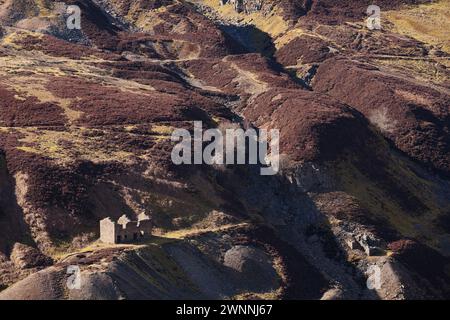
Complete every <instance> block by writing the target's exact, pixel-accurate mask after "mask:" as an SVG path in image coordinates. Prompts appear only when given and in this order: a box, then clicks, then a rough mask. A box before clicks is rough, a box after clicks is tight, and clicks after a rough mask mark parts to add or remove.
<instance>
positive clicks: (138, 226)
mask: <svg viewBox="0 0 450 320" xmlns="http://www.w3.org/2000/svg"><path fill="white" fill-rule="evenodd" d="M151 234H152V222H151V220H150V218H149V217H148V216H147V215H146V214H144V213H142V214H140V215H139V216H138V220H137V221H131V220H130V219H128V217H127V216H126V215H123V216H121V217H120V218H119V219H118V220H117V222H116V221H113V220H112V219H111V218H109V217H108V218H105V219H103V220H100V241H102V242H103V243H133V242H139V241H142V240H145V239H148V238H149V237H150V236H151Z"/></svg>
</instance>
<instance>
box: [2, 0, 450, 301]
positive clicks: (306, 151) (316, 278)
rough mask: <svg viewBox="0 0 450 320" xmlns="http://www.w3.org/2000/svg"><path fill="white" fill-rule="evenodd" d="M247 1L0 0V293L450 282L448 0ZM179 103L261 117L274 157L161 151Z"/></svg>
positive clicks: (361, 291)
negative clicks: (180, 160)
mask: <svg viewBox="0 0 450 320" xmlns="http://www.w3.org/2000/svg"><path fill="white" fill-rule="evenodd" d="M252 1H253V0H250V1H248V3H247V4H248V8H246V9H245V10H244V11H242V12H237V11H236V10H235V8H234V7H233V6H232V5H230V4H225V5H222V6H221V5H219V1H215V0H214V1H212V0H211V1H210V0H192V1H182V0H163V1H154V0H150V1H142V0H125V1H116V0H98V1H93V0H67V1H46V0H43V1H37V0H3V1H0V23H1V28H0V230H1V233H0V289H4V290H3V291H2V292H0V298H16V299H21V298H28V299H35V298H47V299H124V298H125V299H127V298H128V299H168V298H173V299H188V298H211V299H223V298H229V299H251V298H257V299H320V298H324V299H423V298H434V299H442V298H448V297H449V295H450V274H449V270H450V269H449V267H450V260H449V255H450V216H449V215H450V180H449V179H450V132H449V130H450V116H449V115H450V110H449V105H450V104H449V100H450V99H449V95H450V82H449V79H450V78H449V71H448V67H449V57H450V52H449V44H450V43H449V41H450V37H449V35H448V31H446V30H450V26H449V23H448V19H447V18H446V17H448V14H449V11H450V1H448V0H441V1H425V0H424V1H412V0H411V1H396V2H395V4H393V1H375V4H377V5H379V6H380V7H381V9H382V29H381V30H369V29H368V28H367V27H366V23H365V21H364V19H365V17H366V9H367V6H368V5H369V4H371V3H372V1H352V0H347V1H341V2H339V5H338V4H336V2H335V1H328V0H312V1H310V0H305V1H293V0H283V1H272V0H266V1H262V2H261V6H258V5H257V4H255V3H256V2H258V4H259V1H254V2H255V3H253V2H252ZM69 5H76V6H78V7H79V8H80V9H81V12H82V19H81V29H80V30H76V29H75V30H69V29H67V26H66V20H67V18H68V16H69V14H68V13H67V6H69ZM255 8H256V9H255ZM424 17H426V19H425V18H424ZM195 120H201V121H203V124H204V126H205V127H206V126H207V127H208V128H219V129H225V128H231V127H242V128H247V127H249V126H253V127H255V128H259V129H280V134H281V137H280V148H281V156H280V159H281V164H282V170H281V172H280V173H279V174H278V175H275V176H261V175H259V168H258V167H256V166H246V165H239V166H234V165H227V166H206V165H190V166H188V165H183V166H175V165H174V164H173V163H172V161H171V158H170V153H171V150H172V148H173V143H172V142H171V139H170V136H171V133H172V132H173V130H174V129H178V128H186V129H192V126H193V121H195ZM142 212H145V213H147V214H148V215H150V216H151V218H152V221H153V223H154V225H155V230H154V237H153V239H152V240H149V241H147V242H145V243H141V244H136V245H105V244H102V243H99V242H98V241H97V239H98V236H99V234H98V232H99V231H98V221H99V220H101V219H103V218H105V217H111V218H114V219H117V218H119V217H120V216H121V215H122V214H126V215H127V216H128V217H130V218H135V217H137V215H139V214H140V213H142ZM364 239H370V241H372V242H373V243H376V244H377V245H376V246H377V249H378V250H377V252H376V254H372V253H370V254H369V255H368V254H367V253H368V252H367V250H365V248H363V247H361V246H360V245H359V244H358V242H361V243H365V242H364V241H366V240H364ZM69 265H79V266H80V267H81V270H82V275H83V279H85V281H84V282H83V285H82V288H81V290H69V289H68V288H67V286H66V281H67V277H68V275H67V274H66V268H67V266H69ZM374 266H377V267H379V268H380V269H379V270H381V274H382V278H381V286H380V287H379V288H377V289H374V290H372V289H369V288H368V287H367V285H366V280H367V278H369V277H370V276H371V270H373V267H374Z"/></svg>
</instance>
